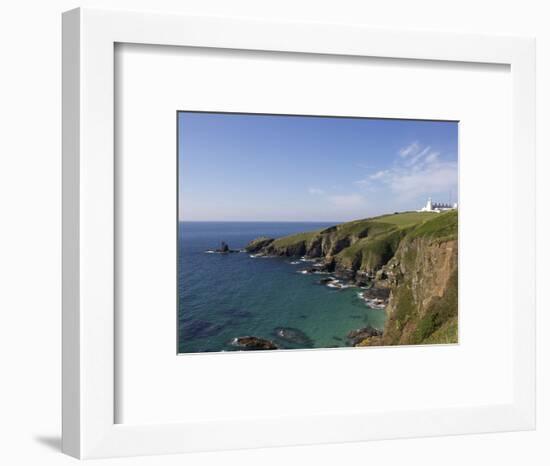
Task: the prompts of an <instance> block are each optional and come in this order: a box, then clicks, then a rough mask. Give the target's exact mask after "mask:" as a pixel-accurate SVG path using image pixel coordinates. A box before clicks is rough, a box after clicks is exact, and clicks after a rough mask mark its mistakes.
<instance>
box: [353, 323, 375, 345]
mask: <svg viewBox="0 0 550 466" xmlns="http://www.w3.org/2000/svg"><path fill="white" fill-rule="evenodd" d="M347 336H348V340H349V342H350V343H351V345H352V346H355V345H357V344H358V343H361V342H362V341H363V340H365V339H367V338H370V337H379V336H382V331H381V330H377V329H375V328H374V327H372V326H370V325H367V326H366V327H363V328H358V329H356V330H352V331H351V332H349V333H348V335H347Z"/></svg>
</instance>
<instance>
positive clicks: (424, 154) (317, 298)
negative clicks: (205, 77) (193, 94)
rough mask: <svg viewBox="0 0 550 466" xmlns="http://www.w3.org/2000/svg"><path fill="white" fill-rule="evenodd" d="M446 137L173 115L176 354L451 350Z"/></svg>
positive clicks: (336, 124) (323, 122)
mask: <svg viewBox="0 0 550 466" xmlns="http://www.w3.org/2000/svg"><path fill="white" fill-rule="evenodd" d="M458 128H459V122H458V121H444V120H410V119H388V118H364V117H347V116H324V115H279V114H267V113H266V114H263V113H262V114H259V113H225V112H205V111H200V112H199V111H183V110H181V111H178V112H177V135H175V137H176V138H177V158H178V160H177V167H178V168H177V171H178V173H177V180H178V181H177V183H178V190H177V192H178V194H177V196H178V199H177V225H178V226H177V255H178V257H177V274H178V276H177V291H178V299H177V301H178V302H177V351H178V353H205V352H225V351H243V350H245V351H250V350H288V349H290V350H301V349H326V348H357V347H379V346H390V345H436V344H457V343H458V342H459V338H458V334H459V330H458V328H459V323H458V322H459V313H458V247H459V246H458V217H459V215H458V212H459V192H458V186H459V183H458V180H459V174H458V173H459V164H458Z"/></svg>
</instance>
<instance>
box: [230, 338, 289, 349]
mask: <svg viewBox="0 0 550 466" xmlns="http://www.w3.org/2000/svg"><path fill="white" fill-rule="evenodd" d="M231 344H232V345H233V346H238V347H240V348H242V349H246V350H275V349H279V347H278V346H277V345H276V344H275V343H273V342H272V341H270V340H266V339H265V338H259V337H254V336H245V337H237V338H234V339H233V341H232V342H231Z"/></svg>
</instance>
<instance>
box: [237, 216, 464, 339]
mask: <svg viewBox="0 0 550 466" xmlns="http://www.w3.org/2000/svg"><path fill="white" fill-rule="evenodd" d="M246 250H247V251H249V252H251V253H254V254H265V255H277V256H305V257H307V258H317V259H320V266H321V267H322V268H323V269H325V270H327V271H330V272H332V273H334V274H336V275H338V276H340V277H342V278H345V279H347V280H350V281H353V282H355V283H357V284H358V285H362V286H365V285H366V286H368V287H370V290H371V292H374V293H375V292H376V291H377V290H382V289H386V290H389V301H388V305H387V307H386V313H387V318H386V324H385V327H384V331H383V334H382V335H374V336H371V337H368V338H365V339H364V340H362V341H359V342H357V343H356V344H357V345H358V346H365V345H397V344H400V345H403V344H422V343H424V344H427V343H456V342H457V341H458V212H457V211H450V212H446V213H441V214H435V213H417V212H407V213H401V214H394V215H386V216H381V217H376V218H371V219H365V220H357V221H354V222H348V223H343V224H340V225H336V226H333V227H330V228H327V229H324V230H319V231H314V232H306V233H300V234H297V235H292V236H287V237H283V238H278V239H273V238H258V239H256V240H254V241H252V242H251V243H249V244H248V245H247V247H246Z"/></svg>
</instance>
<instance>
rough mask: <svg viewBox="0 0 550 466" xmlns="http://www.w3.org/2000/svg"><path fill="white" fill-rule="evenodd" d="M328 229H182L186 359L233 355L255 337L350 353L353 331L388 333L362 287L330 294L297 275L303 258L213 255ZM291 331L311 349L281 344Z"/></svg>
mask: <svg viewBox="0 0 550 466" xmlns="http://www.w3.org/2000/svg"><path fill="white" fill-rule="evenodd" d="M331 225H332V224H330V223H267V222H181V223H180V224H179V232H178V246H179V257H178V300H179V304H178V348H179V352H181V353H195V352H205V351H230V350H235V349H237V348H235V347H234V346H232V345H231V344H230V343H231V340H232V339H233V338H235V337H239V336H246V335H253V336H256V337H261V338H266V339H269V340H272V341H274V342H275V343H277V345H279V346H280V347H281V348H288V349H296V348H305V347H308V348H330V347H340V346H346V335H347V333H348V332H349V331H350V330H353V329H357V328H360V327H365V326H366V325H367V324H368V325H371V326H373V327H375V328H378V329H382V328H383V326H384V319H385V313H384V311H383V310H379V309H370V308H369V307H368V306H367V305H366V304H365V303H364V302H363V301H361V300H360V299H359V298H358V296H357V293H358V292H359V291H360V289H359V288H348V289H344V290H337V289H331V288H329V287H326V286H324V285H321V284H320V283H319V280H320V278H322V277H323V275H312V274H310V275H304V274H300V273H299V271H301V270H304V269H306V268H307V267H308V266H310V265H311V264H308V263H304V262H300V263H299V264H291V262H295V261H296V260H297V258H252V257H250V255H249V254H247V253H234V254H207V253H205V251H206V250H208V249H212V248H217V247H219V244H220V242H221V241H226V242H227V243H228V244H229V246H230V247H231V248H232V249H240V248H243V247H244V246H245V245H246V244H247V243H248V242H249V241H250V240H252V239H254V238H257V237H259V236H269V237H279V236H284V235H288V234H292V233H297V232H302V231H309V230H316V229H320V228H324V227H328V226H331ZM277 327H291V328H295V329H298V330H300V331H301V332H303V333H305V335H307V337H308V341H307V344H304V343H302V344H292V343H289V342H285V341H281V340H280V339H277V337H276V335H275V329H276V328H277Z"/></svg>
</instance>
